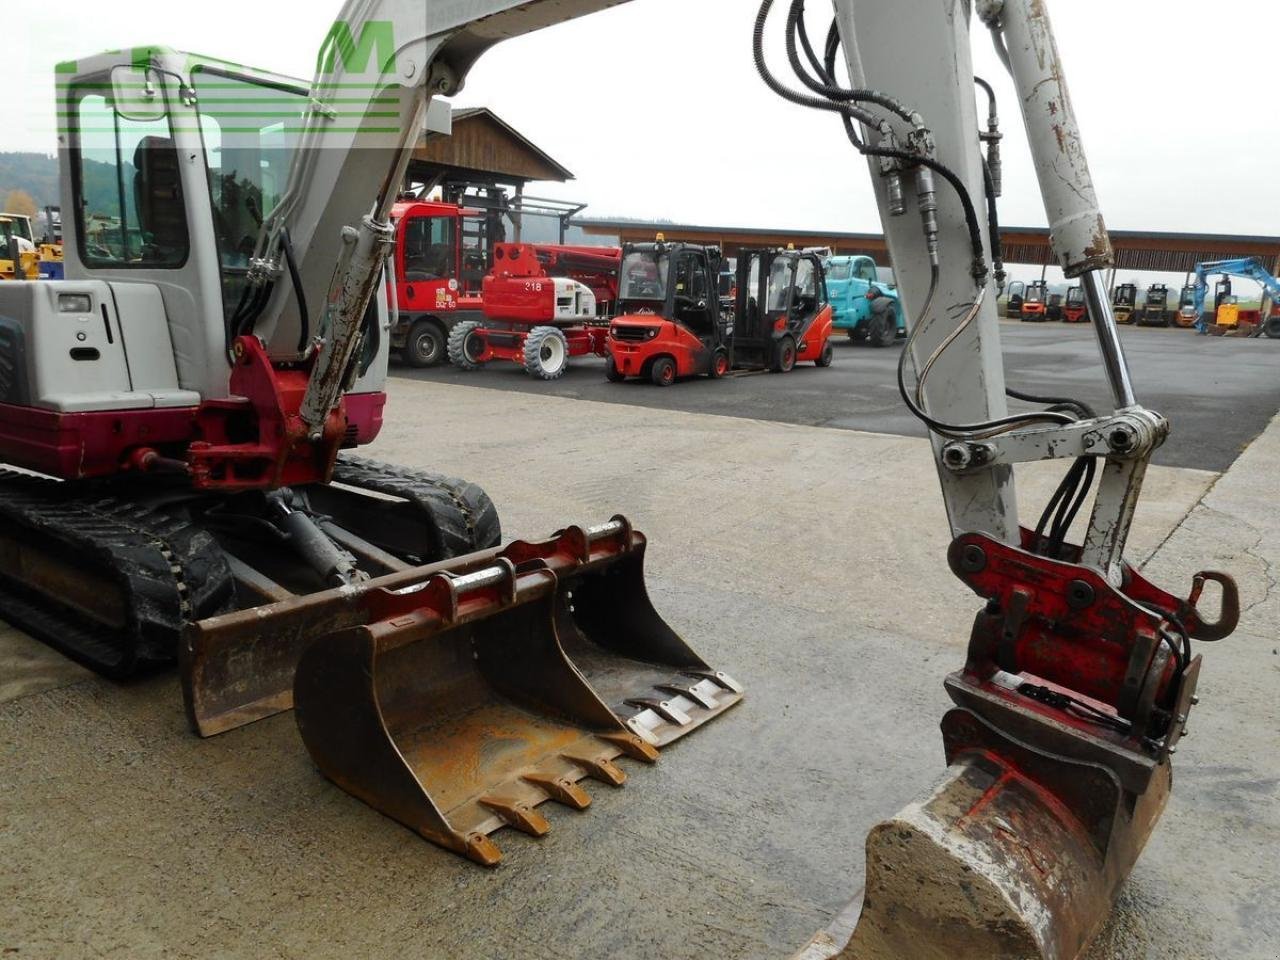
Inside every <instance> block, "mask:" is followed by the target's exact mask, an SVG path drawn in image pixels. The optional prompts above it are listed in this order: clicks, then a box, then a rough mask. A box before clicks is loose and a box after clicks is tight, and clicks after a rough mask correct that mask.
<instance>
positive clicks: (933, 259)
mask: <svg viewBox="0 0 1280 960" xmlns="http://www.w3.org/2000/svg"><path fill="white" fill-rule="evenodd" d="M916 206H918V207H919V208H920V222H921V223H922V224H923V225H924V237H925V243H926V245H927V246H928V248H929V262H930V263H931V264H933V265H934V266H937V265H938V193H937V190H936V189H935V188H934V183H933V171H932V170H930V169H929V168H928V167H923V166H921V167H916Z"/></svg>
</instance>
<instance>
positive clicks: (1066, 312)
mask: <svg viewBox="0 0 1280 960" xmlns="http://www.w3.org/2000/svg"><path fill="white" fill-rule="evenodd" d="M1062 322H1063V323H1088V322H1089V306H1088V304H1086V303H1085V299H1084V287H1072V288H1071V289H1070V290H1068V291H1067V299H1066V302H1065V303H1063V305H1062Z"/></svg>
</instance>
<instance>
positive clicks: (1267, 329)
mask: <svg viewBox="0 0 1280 960" xmlns="http://www.w3.org/2000/svg"><path fill="white" fill-rule="evenodd" d="M1215 274H1218V275H1220V276H1221V279H1220V280H1219V281H1218V282H1217V284H1216V288H1215V290H1214V298H1213V312H1212V313H1211V314H1210V313H1207V312H1206V311H1205V308H1204V307H1205V300H1206V299H1208V295H1209V277H1211V276H1213V275H1215ZM1232 277H1243V278H1244V279H1246V280H1252V281H1253V282H1254V283H1256V284H1258V286H1260V287H1261V288H1262V309H1261V310H1259V311H1258V313H1259V316H1258V327H1257V330H1256V332H1255V336H1256V335H1257V334H1258V333H1265V334H1266V335H1267V336H1268V337H1271V338H1273V339H1280V311H1277V309H1276V308H1277V307H1280V279H1277V278H1276V277H1273V276H1272V275H1271V272H1270V271H1269V270H1267V268H1266V267H1265V266H1263V264H1262V261H1261V260H1259V259H1258V258H1257V257H1245V258H1243V259H1239V260H1211V261H1206V262H1204V263H1197V264H1196V267H1195V284H1194V288H1193V291H1192V310H1193V313H1194V316H1195V317H1196V321H1195V324H1194V325H1195V328H1196V330H1197V331H1199V332H1200V333H1208V332H1209V328H1210V326H1222V327H1230V328H1234V327H1236V326H1238V325H1239V323H1240V320H1239V312H1240V311H1239V308H1238V305H1237V302H1236V300H1235V298H1234V296H1233V295H1232V290H1231V278H1232ZM1224 306H1233V307H1236V310H1234V311H1231V314H1232V316H1231V319H1230V320H1229V321H1225V318H1224V316H1223V314H1224V311H1223V309H1222V308H1223V307H1224ZM1224 321H1225V322H1224Z"/></svg>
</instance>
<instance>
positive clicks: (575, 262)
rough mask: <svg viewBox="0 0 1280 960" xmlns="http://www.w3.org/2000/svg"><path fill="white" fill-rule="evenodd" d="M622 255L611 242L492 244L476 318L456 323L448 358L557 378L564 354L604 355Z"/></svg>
mask: <svg viewBox="0 0 1280 960" xmlns="http://www.w3.org/2000/svg"><path fill="white" fill-rule="evenodd" d="M621 256H622V251H621V250H619V249H618V248H617V247H570V246H550V245H540V244H529V243H499V244H495V245H494V249H493V270H492V272H491V273H490V274H489V275H488V276H487V277H485V279H484V288H483V290H482V294H481V298H480V306H481V311H482V318H481V319H474V320H473V319H468V320H465V321H463V322H461V323H458V324H457V325H456V326H454V328H453V330H452V332H451V333H450V334H449V342H448V352H449V360H450V362H452V363H453V364H454V366H457V367H460V368H461V369H463V370H478V369H479V368H480V367H482V366H483V365H484V364H486V363H489V362H490V361H492V360H507V361H510V362H512V363H517V364H520V365H521V366H523V367H524V368H525V371H526V372H527V373H529V375H530V376H534V377H538V378H539V379H542V380H556V379H559V378H560V377H562V376H564V374H565V371H566V370H567V369H568V363H569V358H570V357H582V356H588V355H591V354H594V355H596V356H601V357H603V356H605V354H606V340H607V337H608V332H609V324H608V319H607V318H608V316H609V313H610V312H611V310H612V305H613V303H614V301H615V300H616V298H617V290H618V264H619V260H620V258H621Z"/></svg>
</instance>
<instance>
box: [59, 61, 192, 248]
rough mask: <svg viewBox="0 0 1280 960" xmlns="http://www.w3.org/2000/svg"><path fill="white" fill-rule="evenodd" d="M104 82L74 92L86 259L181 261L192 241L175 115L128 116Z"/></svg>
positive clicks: (79, 215)
mask: <svg viewBox="0 0 1280 960" xmlns="http://www.w3.org/2000/svg"><path fill="white" fill-rule="evenodd" d="M101 90H102V84H92V85H90V86H88V87H81V88H73V90H72V94H71V98H72V99H71V103H72V123H73V142H74V147H73V151H74V152H73V170H74V181H75V192H76V203H75V205H74V206H75V211H76V217H77V221H78V226H79V230H78V233H79V241H80V256H81V259H82V260H83V261H84V263H85V265H86V266H89V267H98V268H107V269H117V268H129V267H150V268H161V269H165V268H168V269H175V268H177V267H181V266H182V265H183V264H184V263H186V261H187V254H188V253H189V252H190V247H191V243H190V239H189V235H188V231H187V213H186V204H185V202H184V198H183V194H182V176H181V167H180V165H179V162H178V152H177V150H176V149H175V148H174V144H173V133H172V130H171V129H170V126H169V119H168V117H165V118H163V119H160V120H154V121H136V120H129V119H126V118H125V117H122V116H119V115H118V114H117V113H116V111H115V108H114V106H113V104H112V102H111V100H110V98H109V97H108V96H106V95H105V94H104V93H102V92H101ZM95 91H96V92H95Z"/></svg>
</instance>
